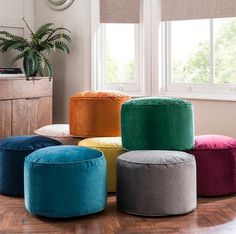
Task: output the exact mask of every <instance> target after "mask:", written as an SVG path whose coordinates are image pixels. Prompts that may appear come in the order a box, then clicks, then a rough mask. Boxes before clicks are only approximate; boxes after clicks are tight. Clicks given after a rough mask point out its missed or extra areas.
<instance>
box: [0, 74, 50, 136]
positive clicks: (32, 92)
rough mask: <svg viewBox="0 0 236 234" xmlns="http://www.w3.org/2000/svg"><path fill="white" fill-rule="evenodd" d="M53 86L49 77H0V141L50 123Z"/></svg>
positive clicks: (29, 132)
mask: <svg viewBox="0 0 236 234" xmlns="http://www.w3.org/2000/svg"><path fill="white" fill-rule="evenodd" d="M52 84H53V83H52V82H49V81H48V77H42V78H40V79H39V78H37V79H35V80H34V81H26V80H25V78H17V77H16V78H11V79H9V78H4V77H1V78H0V139H1V138H4V137H8V136H12V135H15V136H17V135H18V136H19V135H30V134H32V133H33V132H34V130H36V129H38V128H40V127H42V126H45V125H48V124H51V123H52Z"/></svg>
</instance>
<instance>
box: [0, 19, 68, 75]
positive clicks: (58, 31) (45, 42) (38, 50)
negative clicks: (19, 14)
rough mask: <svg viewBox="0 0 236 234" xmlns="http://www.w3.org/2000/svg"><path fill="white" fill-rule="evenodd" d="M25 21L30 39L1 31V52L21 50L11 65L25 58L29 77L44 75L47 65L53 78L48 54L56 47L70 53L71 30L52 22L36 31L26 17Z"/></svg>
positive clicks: (24, 65)
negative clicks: (55, 26) (56, 26)
mask: <svg viewBox="0 0 236 234" xmlns="http://www.w3.org/2000/svg"><path fill="white" fill-rule="evenodd" d="M23 21H24V22H25V24H26V26H27V28H28V29H29V30H30V39H29V40H27V39H25V38H23V37H20V36H16V35H13V34H11V33H9V32H7V31H0V52H2V53H5V52H7V51H9V50H11V49H14V50H17V51H19V54H18V55H17V56H16V57H15V58H13V59H12V62H11V66H12V65H13V64H14V63H15V62H16V61H18V60H19V59H23V67H24V71H25V75H26V78H27V79H29V77H35V76H36V75H37V74H39V75H40V76H43V70H44V68H45V67H46V68H47V72H48V76H49V79H51V78H52V76H53V69H52V65H51V63H50V61H49V59H48V56H49V54H51V53H52V52H55V50H56V49H59V50H62V51H64V52H66V53H68V54H69V53H70V49H69V46H68V44H69V43H71V38H70V36H69V35H68V33H70V31H69V30H67V29H66V28H62V27H60V28H54V27H53V24H52V23H47V24H44V25H42V26H41V27H40V28H39V29H38V30H37V31H36V32H35V33H34V32H33V31H32V30H31V28H30V27H29V25H28V24H27V22H26V21H25V19H24V18H23Z"/></svg>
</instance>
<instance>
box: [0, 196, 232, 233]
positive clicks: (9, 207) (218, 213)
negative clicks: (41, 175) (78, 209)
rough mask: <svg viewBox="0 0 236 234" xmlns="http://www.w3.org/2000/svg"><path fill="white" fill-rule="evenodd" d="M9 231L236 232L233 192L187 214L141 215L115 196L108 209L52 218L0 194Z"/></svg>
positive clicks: (2, 220)
mask: <svg viewBox="0 0 236 234" xmlns="http://www.w3.org/2000/svg"><path fill="white" fill-rule="evenodd" d="M5 233H6V234H10V233H55V234H56V233H58V234H59V233H65V234H67V233H88V234H90V233H91V234H100V233H102V234H106V233H108V234H110V233H118V234H126V233H130V234H131V233H132V234H134V233H142V234H145V233H194V234H195V233H217V234H230V233H236V195H235V196H230V197H224V198H211V199H203V198H201V199H199V201H198V209H197V210H196V211H194V212H192V213H190V214H188V215H184V216H177V217H168V218H143V217H137V216H131V215H128V214H124V213H121V212H119V211H117V210H116V200H115V197H114V196H110V197H109V198H108V206H107V209H106V210H105V211H104V212H102V213H100V214H96V215H91V216H88V217H84V218H78V219H73V220H53V219H45V218H38V217H34V216H32V215H30V214H29V213H28V212H27V211H26V210H25V209H24V203H23V199H19V198H9V197H4V196H0V234H5Z"/></svg>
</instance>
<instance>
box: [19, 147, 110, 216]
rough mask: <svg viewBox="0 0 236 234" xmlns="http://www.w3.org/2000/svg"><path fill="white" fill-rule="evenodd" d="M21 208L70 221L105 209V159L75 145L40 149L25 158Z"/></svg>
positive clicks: (97, 152) (99, 154) (91, 150)
mask: <svg viewBox="0 0 236 234" xmlns="http://www.w3.org/2000/svg"><path fill="white" fill-rule="evenodd" d="M24 177H25V178H24V183H25V186H24V187H25V206H26V209H27V210H28V211H29V212H30V213H32V214H34V215H39V216H45V217H49V218H71V217H78V216H83V215H89V214H93V213H97V212H99V211H102V210H103V209H104V208H105V206H106V200H107V190H106V160H105V158H104V155H103V153H102V152H100V151H97V150H94V149H89V148H86V147H78V146H58V147H48V148H44V149H40V150H37V151H35V152H34V153H32V154H30V155H29V156H28V157H27V158H26V159H25V166H24Z"/></svg>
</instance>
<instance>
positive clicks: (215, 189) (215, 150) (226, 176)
mask: <svg viewBox="0 0 236 234" xmlns="http://www.w3.org/2000/svg"><path fill="white" fill-rule="evenodd" d="M188 152H189V153H190V154H193V155H194V156H195V158H196V163H197V193H198V196H205V197H207V196H223V195H228V194H232V193H235V192H236V139H233V138H231V137H226V136H219V135H204V136H197V137H196V138H195V147H194V149H193V150H191V151H188Z"/></svg>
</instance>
